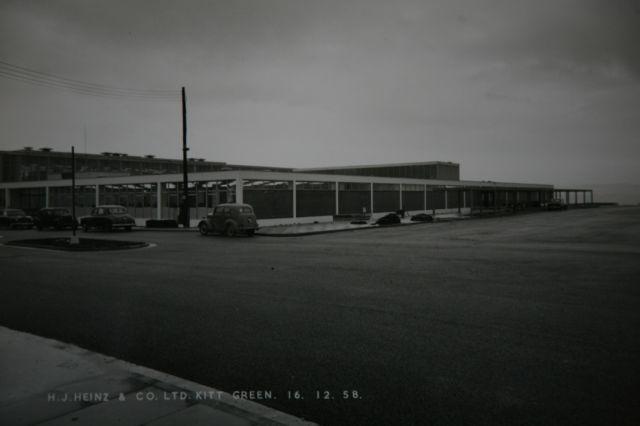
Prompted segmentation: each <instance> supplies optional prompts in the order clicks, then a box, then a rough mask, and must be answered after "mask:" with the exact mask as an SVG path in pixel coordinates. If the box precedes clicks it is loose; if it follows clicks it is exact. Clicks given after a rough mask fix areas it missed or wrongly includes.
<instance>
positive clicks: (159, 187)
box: [156, 182, 162, 220]
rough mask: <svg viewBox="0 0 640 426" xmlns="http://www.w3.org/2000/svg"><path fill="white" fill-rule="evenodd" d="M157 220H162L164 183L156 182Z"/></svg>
mask: <svg viewBox="0 0 640 426" xmlns="http://www.w3.org/2000/svg"><path fill="white" fill-rule="evenodd" d="M156 219H158V220H160V219H162V182H156Z"/></svg>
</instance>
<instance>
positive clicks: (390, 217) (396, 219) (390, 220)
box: [376, 213, 400, 225]
mask: <svg viewBox="0 0 640 426" xmlns="http://www.w3.org/2000/svg"><path fill="white" fill-rule="evenodd" d="M398 223H400V216H398V215H397V214H395V213H389V214H387V215H384V216H382V217H381V218H380V219H378V220H376V224H377V225H396V224H398Z"/></svg>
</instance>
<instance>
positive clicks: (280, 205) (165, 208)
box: [0, 170, 553, 224]
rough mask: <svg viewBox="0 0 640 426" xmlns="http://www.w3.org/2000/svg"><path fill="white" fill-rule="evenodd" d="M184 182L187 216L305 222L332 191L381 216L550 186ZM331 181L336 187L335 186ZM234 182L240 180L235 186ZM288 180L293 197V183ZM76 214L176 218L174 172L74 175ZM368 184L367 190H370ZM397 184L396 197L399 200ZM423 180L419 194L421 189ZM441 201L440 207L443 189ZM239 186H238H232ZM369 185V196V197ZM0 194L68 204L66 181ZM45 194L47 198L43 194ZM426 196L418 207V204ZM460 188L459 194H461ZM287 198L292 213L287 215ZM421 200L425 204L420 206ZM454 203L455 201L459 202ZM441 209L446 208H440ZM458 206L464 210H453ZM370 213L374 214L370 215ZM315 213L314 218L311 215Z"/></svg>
mask: <svg viewBox="0 0 640 426" xmlns="http://www.w3.org/2000/svg"><path fill="white" fill-rule="evenodd" d="M190 178H191V181H190V183H189V193H190V194H189V197H188V202H189V205H190V219H191V222H192V223H194V222H195V223H196V224H197V220H198V219H199V218H201V217H203V216H204V215H206V213H207V212H208V211H209V210H211V209H213V207H214V206H215V205H217V204H219V203H224V202H235V201H236V197H238V200H241V199H242V200H243V201H244V202H246V203H249V204H252V205H254V208H255V209H256V213H257V216H258V218H259V219H260V220H261V223H263V221H267V222H265V223H269V222H274V221H275V222H278V221H284V222H283V223H285V222H286V223H291V222H305V221H314V220H318V219H317V218H330V217H333V215H334V214H335V213H336V198H337V202H338V204H339V205H338V206H337V207H338V210H339V212H338V213H340V214H362V213H363V209H364V211H365V212H366V213H367V214H371V206H372V201H373V206H374V209H373V210H374V212H375V214H376V215H381V214H383V213H386V212H389V211H395V210H397V209H399V208H400V206H401V205H402V206H404V209H405V210H407V211H413V212H416V211H425V210H426V211H428V212H431V211H432V210H434V209H435V210H436V212H438V213H442V212H452V213H457V212H458V194H459V193H460V192H461V190H464V191H465V193H466V203H465V206H464V208H467V209H469V208H472V207H473V208H476V209H477V208H480V207H481V206H483V208H489V207H493V205H494V204H493V202H494V193H495V191H496V190H497V191H498V194H499V195H498V197H499V199H500V200H505V201H506V200H507V197H506V195H505V191H508V192H509V197H508V203H509V204H512V203H514V202H515V193H516V191H517V192H518V197H519V202H520V203H526V199H527V198H529V199H530V200H529V201H531V200H533V199H534V198H535V197H536V196H534V195H531V194H532V193H533V192H535V193H536V194H538V193H539V194H540V195H539V196H537V197H538V198H540V199H543V197H544V196H546V195H548V194H552V193H553V187H551V186H544V185H533V184H506V183H495V182H491V183H486V182H469V181H462V182H456V181H433V180H415V179H404V178H402V179H399V178H380V177H363V176H335V175H320V174H318V175H314V174H310V173H285V172H266V171H248V170H234V171H220V172H206V173H198V174H192V175H191V176H190ZM336 181H337V182H338V185H337V186H338V191H336ZM236 182H241V183H242V190H241V192H238V191H237V189H236V186H237V185H236ZM294 182H295V184H296V186H295V188H296V193H295V203H294V190H293V188H294V187H293V184H294ZM77 184H78V186H77V204H76V206H77V208H76V210H77V214H78V216H82V215H85V214H88V213H89V210H90V209H91V208H92V207H93V206H94V205H96V204H122V205H124V206H125V207H127V208H128V209H129V211H130V212H131V213H132V215H134V216H135V217H136V218H137V219H138V222H139V223H140V224H144V219H151V218H153V219H156V218H162V219H177V218H178V213H179V206H180V204H181V202H182V201H181V198H182V196H183V191H182V176H181V175H146V176H127V177H118V178H100V179H79V180H78V182H77ZM372 185H373V191H372ZM400 187H402V204H401V200H400ZM425 187H426V194H425ZM445 187H446V188H447V189H446V191H447V203H446V206H445V189H444V188H445ZM238 189H239V188H238ZM372 192H373V199H372V198H371V195H372ZM0 193H1V194H0V195H1V196H2V199H3V200H5V201H7V200H8V201H9V205H10V206H11V207H16V208H23V209H27V208H28V209H37V208H40V207H44V206H45V204H46V202H47V198H48V200H49V206H53V207H70V204H71V191H70V181H68V180H63V181H41V182H34V183H31V182H16V183H0ZM47 193H48V197H47ZM425 195H426V206H425ZM462 198H463V197H462V194H460V200H461V201H462ZM294 205H295V215H294ZM425 207H426V208H425ZM460 207H461V208H462V206H460ZM445 208H446V210H445ZM461 211H464V210H463V209H461ZM374 216H375V215H374ZM314 218H315V219H314Z"/></svg>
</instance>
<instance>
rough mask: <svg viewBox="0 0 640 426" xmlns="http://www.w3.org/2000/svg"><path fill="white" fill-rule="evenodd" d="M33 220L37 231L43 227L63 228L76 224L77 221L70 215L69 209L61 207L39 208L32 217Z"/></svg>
mask: <svg viewBox="0 0 640 426" xmlns="http://www.w3.org/2000/svg"><path fill="white" fill-rule="evenodd" d="M33 222H34V223H35V225H36V228H38V230H39V231H41V230H42V229H44V228H55V229H64V228H72V227H74V226H77V225H78V222H77V221H76V220H75V219H74V218H73V216H72V215H71V211H70V210H69V209H65V208H62V207H47V208H44V209H40V210H39V211H38V213H36V216H35V217H34V218H33Z"/></svg>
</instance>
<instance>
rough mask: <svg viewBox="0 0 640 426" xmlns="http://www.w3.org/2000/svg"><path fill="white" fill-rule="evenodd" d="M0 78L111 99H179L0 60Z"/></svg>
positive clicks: (171, 94)
mask: <svg viewBox="0 0 640 426" xmlns="http://www.w3.org/2000/svg"><path fill="white" fill-rule="evenodd" d="M0 77H4V78H8V79H11V80H15V81H21V82H23V83H29V84H34V85H37V86H41V87H49V88H56V89H62V90H69V91H72V92H75V93H78V94H83V95H89V96H100V97H109V98H133V99H140V100H161V101H173V100H177V99H179V96H180V92H179V91H178V90H152V89H133V88H124V87H114V86H107V85H103V84H96V83H88V82H84V81H80V80H74V79H70V78H65V77H60V76H56V75H53V74H48V73H44V72H41V71H36V70H31V69H29V68H24V67H20V66H17V65H13V64H10V63H8V62H4V61H1V60H0Z"/></svg>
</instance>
